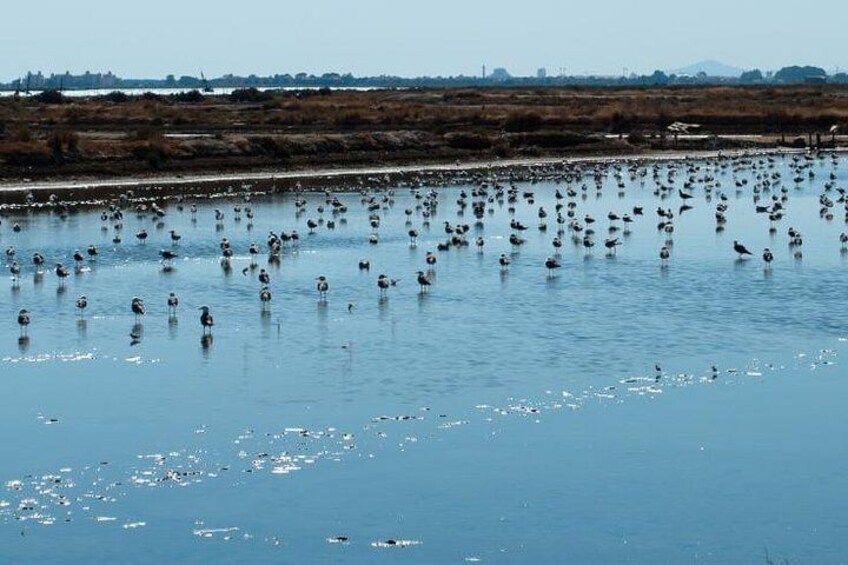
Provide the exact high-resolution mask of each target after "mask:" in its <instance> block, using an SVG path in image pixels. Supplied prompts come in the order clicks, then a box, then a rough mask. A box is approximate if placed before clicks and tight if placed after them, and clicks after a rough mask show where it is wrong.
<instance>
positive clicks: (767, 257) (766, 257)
mask: <svg viewBox="0 0 848 565" xmlns="http://www.w3.org/2000/svg"><path fill="white" fill-rule="evenodd" d="M763 261H765V262H766V269H770V268H771V262H772V261H774V254H773V253H772V252H771V250H770V249H769V248H768V247H766V248H765V249H763Z"/></svg>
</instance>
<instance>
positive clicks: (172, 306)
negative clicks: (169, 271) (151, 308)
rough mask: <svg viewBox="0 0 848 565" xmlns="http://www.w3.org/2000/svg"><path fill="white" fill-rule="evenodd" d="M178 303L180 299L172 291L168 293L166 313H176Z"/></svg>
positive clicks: (173, 314) (172, 314)
mask: <svg viewBox="0 0 848 565" xmlns="http://www.w3.org/2000/svg"><path fill="white" fill-rule="evenodd" d="M179 305H180V299H179V298H178V297H177V295H176V294H174V293H173V292H172V293H170V294H168V313H169V314H170V315H171V316H175V315H176V314H177V306H179Z"/></svg>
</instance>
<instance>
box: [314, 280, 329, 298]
mask: <svg viewBox="0 0 848 565" xmlns="http://www.w3.org/2000/svg"><path fill="white" fill-rule="evenodd" d="M315 280H316V281H318V284H317V285H315V287H316V288H317V289H318V297H319V298H320V299H321V300H325V299H326V298H327V291H328V290H330V283H329V282H327V277H325V276H324V275H321V276H320V277H318V278H317V279H315Z"/></svg>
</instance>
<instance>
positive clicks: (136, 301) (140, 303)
mask: <svg viewBox="0 0 848 565" xmlns="http://www.w3.org/2000/svg"><path fill="white" fill-rule="evenodd" d="M130 308H131V309H132V312H133V314H135V319H136V320H138V318H139V317H140V316H144V300H142V299H141V298H139V297H137V296H136V297H135V298H133V299H132V304H131V305H130Z"/></svg>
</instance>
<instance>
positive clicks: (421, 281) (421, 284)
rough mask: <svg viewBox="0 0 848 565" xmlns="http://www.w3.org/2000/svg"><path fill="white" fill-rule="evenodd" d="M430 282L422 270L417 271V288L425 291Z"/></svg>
mask: <svg viewBox="0 0 848 565" xmlns="http://www.w3.org/2000/svg"><path fill="white" fill-rule="evenodd" d="M430 284H431V283H430V279H429V278H427V275H425V274H424V271H418V288H419V289H421V292H427V288H428V287H429V286H430Z"/></svg>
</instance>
